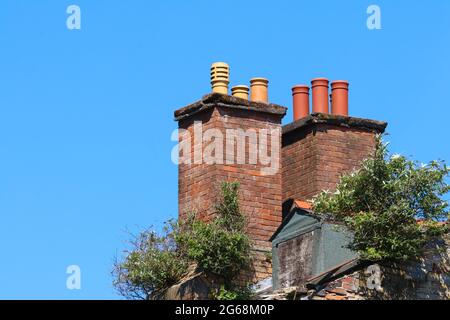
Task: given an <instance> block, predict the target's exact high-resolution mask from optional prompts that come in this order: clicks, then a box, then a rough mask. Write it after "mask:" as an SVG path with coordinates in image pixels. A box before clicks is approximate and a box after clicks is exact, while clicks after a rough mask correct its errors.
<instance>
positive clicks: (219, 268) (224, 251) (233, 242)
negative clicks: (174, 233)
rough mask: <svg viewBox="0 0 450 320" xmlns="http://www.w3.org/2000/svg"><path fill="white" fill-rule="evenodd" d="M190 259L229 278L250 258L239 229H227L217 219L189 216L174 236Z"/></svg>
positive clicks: (245, 238) (204, 268) (248, 245)
mask: <svg viewBox="0 0 450 320" xmlns="http://www.w3.org/2000/svg"><path fill="white" fill-rule="evenodd" d="M177 243H178V244H179V245H180V246H182V247H183V248H185V250H186V252H185V253H186V256H187V257H188V259H189V260H191V261H195V262H196V263H197V264H198V266H199V267H200V268H202V269H203V270H205V271H208V272H212V273H214V274H216V275H219V276H221V277H223V278H224V279H225V280H231V279H232V278H233V276H234V275H236V274H237V273H238V272H239V270H241V269H242V268H244V267H245V266H246V265H247V264H248V261H249V248H250V244H249V240H248V238H247V236H246V235H245V234H243V233H242V232H239V231H228V230H227V229H225V228H224V225H223V224H222V223H221V220H220V219H217V220H214V221H212V222H210V223H204V222H202V221H200V220H197V219H195V218H193V219H190V221H189V226H184V232H181V233H180V234H179V235H178V237H177Z"/></svg>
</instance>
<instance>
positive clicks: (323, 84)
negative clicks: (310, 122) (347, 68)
mask: <svg viewBox="0 0 450 320" xmlns="http://www.w3.org/2000/svg"><path fill="white" fill-rule="evenodd" d="M329 83H330V82H329V81H328V79H326V78H316V79H313V80H312V81H311V86H312V105H313V107H312V108H313V112H320V113H328V112H329V111H328V108H329V104H328V86H329Z"/></svg>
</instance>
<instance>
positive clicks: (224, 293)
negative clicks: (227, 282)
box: [213, 286, 253, 300]
mask: <svg viewBox="0 0 450 320" xmlns="http://www.w3.org/2000/svg"><path fill="white" fill-rule="evenodd" d="M252 296H253V292H252V290H251V288H250V287H249V286H247V287H235V288H232V289H227V288H226V287H225V286H221V287H220V289H219V290H218V291H217V292H215V293H213V297H214V299H215V300H249V299H251V298H252Z"/></svg>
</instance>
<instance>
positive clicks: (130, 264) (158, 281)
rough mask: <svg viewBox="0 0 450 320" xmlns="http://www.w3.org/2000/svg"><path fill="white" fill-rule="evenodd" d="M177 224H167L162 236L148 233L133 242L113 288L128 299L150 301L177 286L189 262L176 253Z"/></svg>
mask: <svg viewBox="0 0 450 320" xmlns="http://www.w3.org/2000/svg"><path fill="white" fill-rule="evenodd" d="M177 233H178V228H177V224H176V223H175V222H173V221H168V222H167V223H166V224H165V226H164V229H163V233H162V235H159V234H157V233H156V232H155V231H152V230H146V231H144V232H142V233H140V234H139V235H138V236H136V237H134V238H133V240H132V241H131V246H132V248H133V249H132V250H131V251H126V257H125V259H124V261H122V262H118V261H116V263H115V265H114V270H113V275H114V282H113V284H114V286H115V287H116V289H117V290H118V292H119V293H120V294H121V295H123V296H124V297H126V298H129V299H148V297H149V296H150V294H152V293H155V292H158V291H161V290H163V289H165V288H167V287H169V286H171V285H173V284H175V283H176V282H177V281H178V280H179V279H180V278H181V277H182V276H183V274H184V273H185V272H186V270H187V267H188V260H187V259H186V258H185V257H184V256H183V255H182V254H181V252H179V251H178V250H177V245H176V242H175V236H176V234H177Z"/></svg>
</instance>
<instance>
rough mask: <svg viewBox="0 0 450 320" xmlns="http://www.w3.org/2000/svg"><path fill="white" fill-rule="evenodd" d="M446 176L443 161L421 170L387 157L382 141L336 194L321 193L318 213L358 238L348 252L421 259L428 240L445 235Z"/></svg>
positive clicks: (413, 163)
mask: <svg viewBox="0 0 450 320" xmlns="http://www.w3.org/2000/svg"><path fill="white" fill-rule="evenodd" d="M448 174H449V169H448V168H447V166H446V165H445V163H443V162H440V161H433V162H431V163H430V164H428V165H422V164H419V163H418V162H416V161H412V160H409V159H407V158H406V157H404V156H400V155H393V156H389V153H388V149H387V144H384V143H383V142H382V139H381V137H378V138H377V148H376V152H375V154H374V156H373V157H372V158H369V159H366V160H364V161H363V163H362V166H361V169H360V170H358V171H355V172H353V173H351V174H349V175H345V176H343V177H342V178H341V181H340V183H339V184H338V186H337V188H336V192H334V193H330V192H328V191H324V192H322V193H321V194H319V195H318V196H317V197H316V198H315V199H314V210H315V211H316V212H317V213H322V214H330V217H331V218H333V219H336V220H339V221H343V222H344V223H345V224H346V226H347V227H348V228H349V229H350V230H351V231H352V232H353V234H354V239H353V241H352V243H351V245H350V248H351V249H353V250H355V251H358V252H359V253H360V255H361V257H362V258H364V259H369V260H380V259H401V260H405V259H409V258H412V257H415V256H417V255H419V254H420V252H421V249H422V247H423V245H424V244H425V243H426V242H427V241H428V240H429V239H430V237H433V236H437V235H440V234H442V233H443V232H445V231H446V227H445V226H443V225H442V224H439V223H438V222H439V221H443V220H446V219H447V218H448V214H449V213H448V203H447V202H446V201H444V200H443V196H444V195H445V194H446V193H447V192H449V191H450V187H449V185H448V184H447V183H446V181H445V180H446V178H447V176H448ZM417 220H421V221H422V223H418V222H417Z"/></svg>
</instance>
